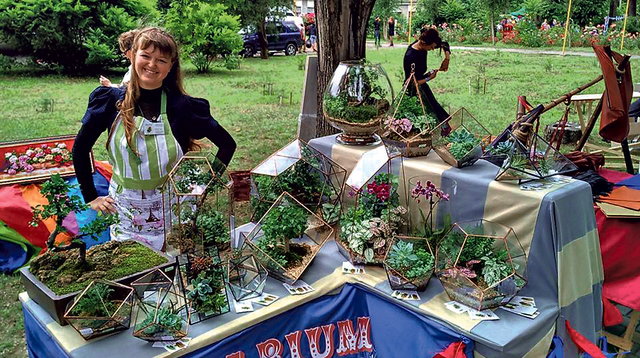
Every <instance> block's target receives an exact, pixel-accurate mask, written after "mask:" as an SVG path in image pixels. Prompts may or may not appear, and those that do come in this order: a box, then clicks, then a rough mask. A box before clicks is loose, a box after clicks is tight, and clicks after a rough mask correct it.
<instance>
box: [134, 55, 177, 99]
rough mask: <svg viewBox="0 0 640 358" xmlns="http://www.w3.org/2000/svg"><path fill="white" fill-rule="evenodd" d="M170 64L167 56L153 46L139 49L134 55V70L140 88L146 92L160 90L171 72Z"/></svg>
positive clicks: (171, 60)
mask: <svg viewBox="0 0 640 358" xmlns="http://www.w3.org/2000/svg"><path fill="white" fill-rule="evenodd" d="M172 62H173V59H172V58H171V57H170V55H169V54H166V53H163V52H162V51H160V48H157V47H155V46H154V45H150V46H149V47H148V48H146V49H139V50H138V52H137V53H136V55H135V64H136V65H135V69H136V74H137V75H138V79H139V81H140V83H139V85H140V87H141V88H144V89H147V90H152V89H156V88H160V87H161V86H162V81H163V80H164V79H165V78H166V77H167V75H168V74H169V70H171V66H172Z"/></svg>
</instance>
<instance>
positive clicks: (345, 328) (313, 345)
mask: <svg viewBox="0 0 640 358" xmlns="http://www.w3.org/2000/svg"><path fill="white" fill-rule="evenodd" d="M337 325H338V348H337V349H336V348H335V339H334V331H335V325H334V324H333V323H331V324H328V325H324V326H321V327H315V328H309V329H305V330H304V333H305V334H306V336H307V340H308V344H309V352H310V354H311V358H326V357H333V355H334V351H335V353H337V354H338V356H340V357H342V356H348V355H351V354H357V353H361V352H373V344H371V318H369V317H358V320H357V329H356V330H355V332H354V330H353V322H352V321H351V320H344V321H338V323H337ZM301 337H302V331H295V332H292V333H289V334H287V335H285V336H284V338H285V340H286V341H287V345H288V346H289V353H290V355H291V358H304V356H303V355H302V352H301V349H300V339H301ZM322 338H324V344H323V345H321V344H320V340H321V339H322ZM321 346H324V352H319V351H318V350H319V349H320V347H321ZM256 349H257V350H258V358H282V357H283V355H284V354H283V353H284V349H285V347H284V344H283V343H282V342H281V341H279V340H278V339H276V338H270V339H267V340H266V341H264V342H262V343H258V344H256ZM225 358H246V357H245V354H244V352H243V351H240V352H235V353H233V354H229V355H227V356H226V357H225Z"/></svg>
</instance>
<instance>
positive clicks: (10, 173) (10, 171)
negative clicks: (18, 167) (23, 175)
mask: <svg viewBox="0 0 640 358" xmlns="http://www.w3.org/2000/svg"><path fill="white" fill-rule="evenodd" d="M7 173H8V174H9V175H14V174H16V173H17V172H16V171H15V169H9V170H8V171H7Z"/></svg>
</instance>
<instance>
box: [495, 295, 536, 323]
mask: <svg viewBox="0 0 640 358" xmlns="http://www.w3.org/2000/svg"><path fill="white" fill-rule="evenodd" d="M500 308H502V309H503V310H505V311H509V312H511V313H515V314H517V315H520V316H523V317H527V318H530V319H534V318H536V317H538V315H539V314H540V312H538V308H537V307H536V302H535V300H534V299H533V297H526V296H515V297H513V299H511V301H509V302H507V303H503V304H502V306H500Z"/></svg>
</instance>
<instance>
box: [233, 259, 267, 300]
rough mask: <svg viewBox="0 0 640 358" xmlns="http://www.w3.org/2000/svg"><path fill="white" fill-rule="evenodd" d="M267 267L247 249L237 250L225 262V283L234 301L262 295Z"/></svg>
mask: <svg viewBox="0 0 640 358" xmlns="http://www.w3.org/2000/svg"><path fill="white" fill-rule="evenodd" d="M267 276H268V272H267V269H266V268H265V267H264V266H263V265H262V264H261V263H260V261H258V259H257V258H256V257H255V255H254V254H253V253H251V252H248V250H245V252H243V251H242V250H237V251H236V252H234V254H233V255H232V256H230V257H229V260H228V262H227V283H228V284H229V289H230V290H231V294H232V295H233V298H234V299H235V300H236V301H242V300H247V299H251V298H255V297H259V296H260V295H262V291H263V290H264V286H265V285H266V283H267Z"/></svg>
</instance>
